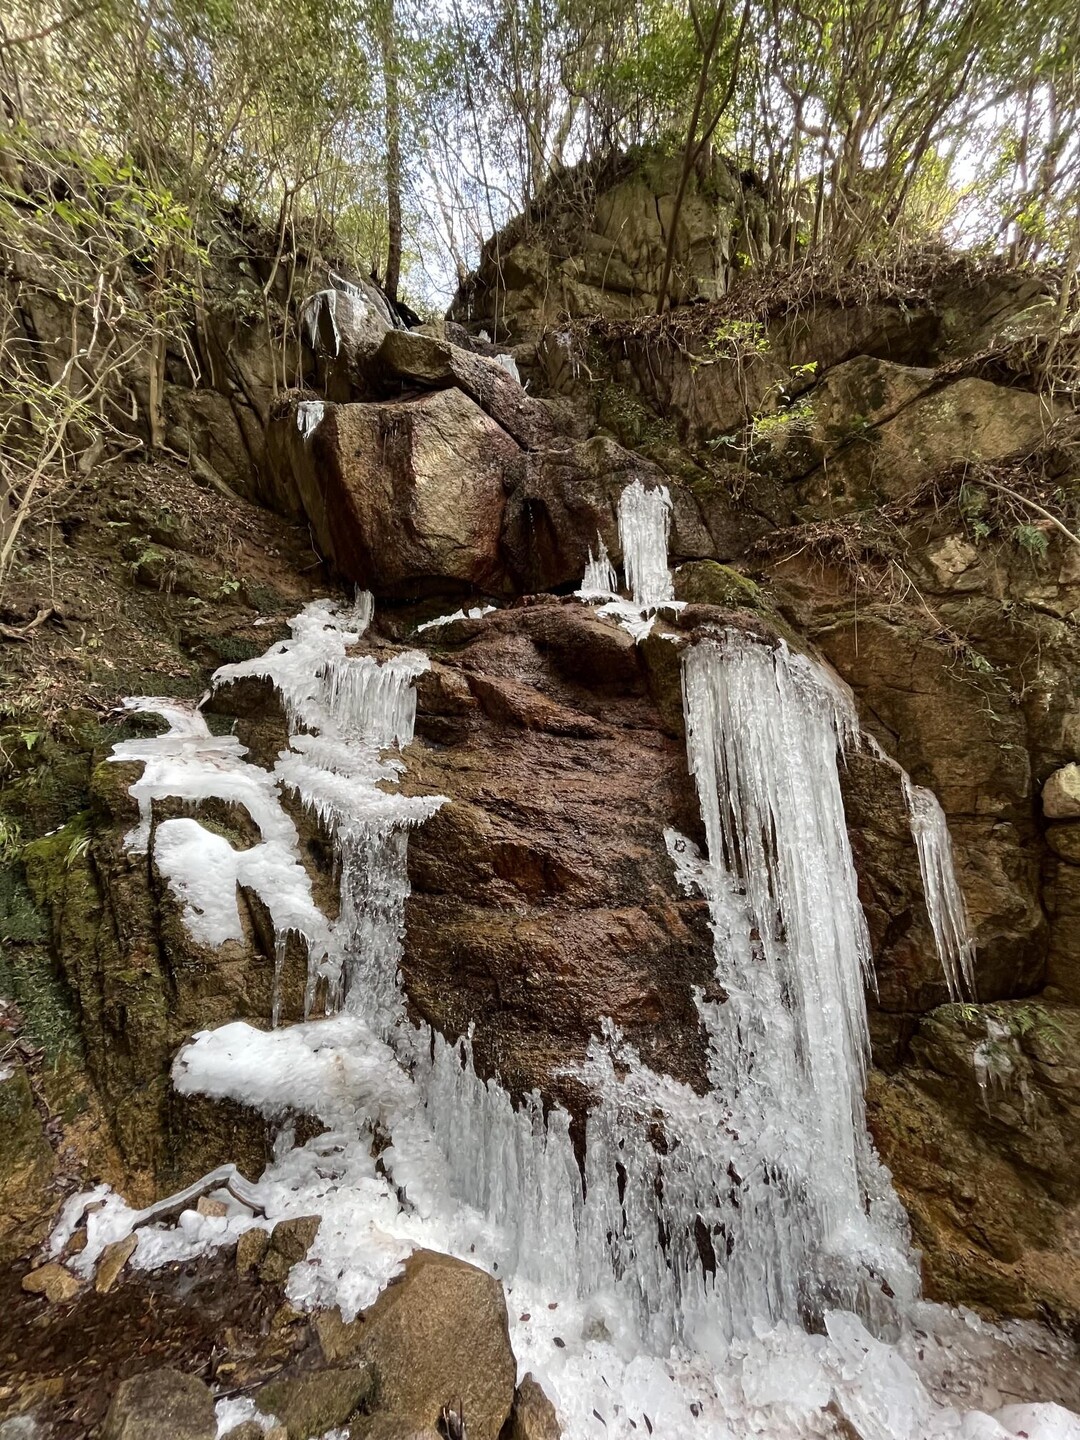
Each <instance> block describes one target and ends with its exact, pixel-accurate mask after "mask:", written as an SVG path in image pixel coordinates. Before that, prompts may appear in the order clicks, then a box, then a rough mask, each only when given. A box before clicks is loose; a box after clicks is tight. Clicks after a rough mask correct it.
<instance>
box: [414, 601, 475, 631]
mask: <svg viewBox="0 0 1080 1440" xmlns="http://www.w3.org/2000/svg"><path fill="white" fill-rule="evenodd" d="M494 610H495V606H494V605H473V606H471V607H470V608H469V609H468V610H455V611H454V612H453V614H451V615H436V617H435V619H434V620H425V621H424V623H423V624H422V625H418V626H417V627H416V633H417V634H418V635H422V634H423V633H424V631H425V630H436V629H438V628H439V627H440V626H441V625H452V624H453V623H454V621H455V620H482V619H483V618H484V616H485V615H490V614H491V613H492V612H493V611H494Z"/></svg>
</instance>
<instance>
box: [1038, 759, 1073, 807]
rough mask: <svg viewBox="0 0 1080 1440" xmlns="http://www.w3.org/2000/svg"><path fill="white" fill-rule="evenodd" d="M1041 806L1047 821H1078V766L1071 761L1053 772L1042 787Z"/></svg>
mask: <svg viewBox="0 0 1080 1440" xmlns="http://www.w3.org/2000/svg"><path fill="white" fill-rule="evenodd" d="M1042 805H1043V814H1044V815H1045V816H1046V818H1047V819H1048V820H1077V819H1080V765H1077V764H1076V762H1075V761H1073V762H1072V763H1071V764H1069V765H1063V766H1062V767H1061V769H1060V770H1055V771H1054V773H1053V774H1052V775H1051V776H1050V778H1049V779H1048V780H1047V781H1046V783H1045V784H1044V785H1043V789H1042Z"/></svg>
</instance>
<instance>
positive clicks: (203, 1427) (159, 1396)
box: [101, 1366, 217, 1440]
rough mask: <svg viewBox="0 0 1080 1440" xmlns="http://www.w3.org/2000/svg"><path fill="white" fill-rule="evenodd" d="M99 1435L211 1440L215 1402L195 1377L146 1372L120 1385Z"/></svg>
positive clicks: (128, 1439)
mask: <svg viewBox="0 0 1080 1440" xmlns="http://www.w3.org/2000/svg"><path fill="white" fill-rule="evenodd" d="M101 1433H102V1437H103V1440H161V1437H162V1436H167V1437H168V1440H214V1437H215V1435H216V1434H217V1420H216V1418H215V1415H214V1399H213V1396H212V1395H211V1394H210V1391H209V1389H208V1388H207V1386H205V1385H204V1384H203V1382H202V1381H201V1380H199V1379H197V1378H196V1377H195V1376H194V1375H182V1374H180V1372H179V1371H177V1370H172V1369H170V1368H169V1367H168V1366H163V1367H162V1368H161V1369H160V1370H149V1371H147V1372H146V1373H145V1374H142V1375H135V1376H133V1377H132V1379H130V1380H124V1381H122V1382H121V1384H120V1386H119V1387H118V1389H117V1391H116V1394H115V1395H114V1396H113V1398H112V1404H111V1405H110V1406H109V1413H108V1415H107V1416H106V1417H105V1424H104V1426H103V1427H102V1432H101Z"/></svg>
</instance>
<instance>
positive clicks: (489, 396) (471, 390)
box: [374, 330, 561, 450]
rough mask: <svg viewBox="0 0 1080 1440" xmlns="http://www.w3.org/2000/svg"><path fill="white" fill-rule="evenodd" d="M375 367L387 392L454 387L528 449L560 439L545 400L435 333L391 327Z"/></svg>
mask: <svg viewBox="0 0 1080 1440" xmlns="http://www.w3.org/2000/svg"><path fill="white" fill-rule="evenodd" d="M374 365H375V368H376V370H377V373H378V375H379V377H380V382H381V385H382V389H383V390H384V392H385V391H388V390H389V389H390V388H391V386H392V385H393V386H396V388H398V389H401V388H402V387H408V388H414V387H416V386H422V387H424V388H425V389H426V388H431V389H446V388H449V387H456V388H457V389H458V390H461V391H463V392H464V393H465V394H466V395H467V396H468V397H469V399H470V400H472V401H474V402H475V404H477V405H478V406H479V407H480V409H481V410H483V412H484V413H485V415H489V416H490V417H491V418H492V420H494V421H495V422H496V423H497V424H498V425H500V426H501V427H502V429H503V430H505V431H506V432H507V433H508V434H509V435H512V436H513V438H514V439H515V440H516V441H517V442H518V444H519V445H521V446H523V447H524V448H525V449H527V450H537V449H540V448H542V447H544V446H550V445H551V444H552V443H553V442H554V441H556V440H557V439H560V438H561V437H559V436H558V431H557V426H556V423H555V420H554V418H553V416H552V413H551V411H550V410H549V409H548V407H547V406H546V405H545V404H544V403H543V401H540V400H533V399H532V398H531V397H530V396H529V395H527V394H526V392H525V391H524V390H523V389H522V387H521V385H519V384H518V382H517V381H516V380H514V379H512V378H511V376H510V375H509V374H508V373H507V372H506V370H505V369H504V368H503V367H502V366H501V365H500V364H499V363H498V362H497V361H496V360H494V359H491V358H489V357H488V356H486V355H475V354H470V353H469V351H467V350H464V349H462V348H461V347H459V346H457V345H453V344H450V343H449V342H448V341H445V340H439V339H437V338H436V337H435V336H431V335H417V334H415V333H412V332H410V331H407V330H393V331H391V332H390V333H389V334H388V335H387V336H386V337H385V338H384V340H383V342H382V344H381V345H380V346H379V349H378V353H377V354H376V355H375V359H374Z"/></svg>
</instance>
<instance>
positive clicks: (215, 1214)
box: [195, 1195, 229, 1220]
mask: <svg viewBox="0 0 1080 1440" xmlns="http://www.w3.org/2000/svg"><path fill="white" fill-rule="evenodd" d="M195 1209H196V1211H197V1212H198V1213H199V1214H200V1215H209V1216H211V1217H212V1218H213V1219H215V1220H222V1219H224V1217H225V1216H226V1215H228V1213H229V1207H228V1205H226V1204H225V1201H224V1200H215V1199H214V1198H213V1197H212V1196H210V1195H200V1196H199V1198H198V1200H197V1201H196V1204H195Z"/></svg>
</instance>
